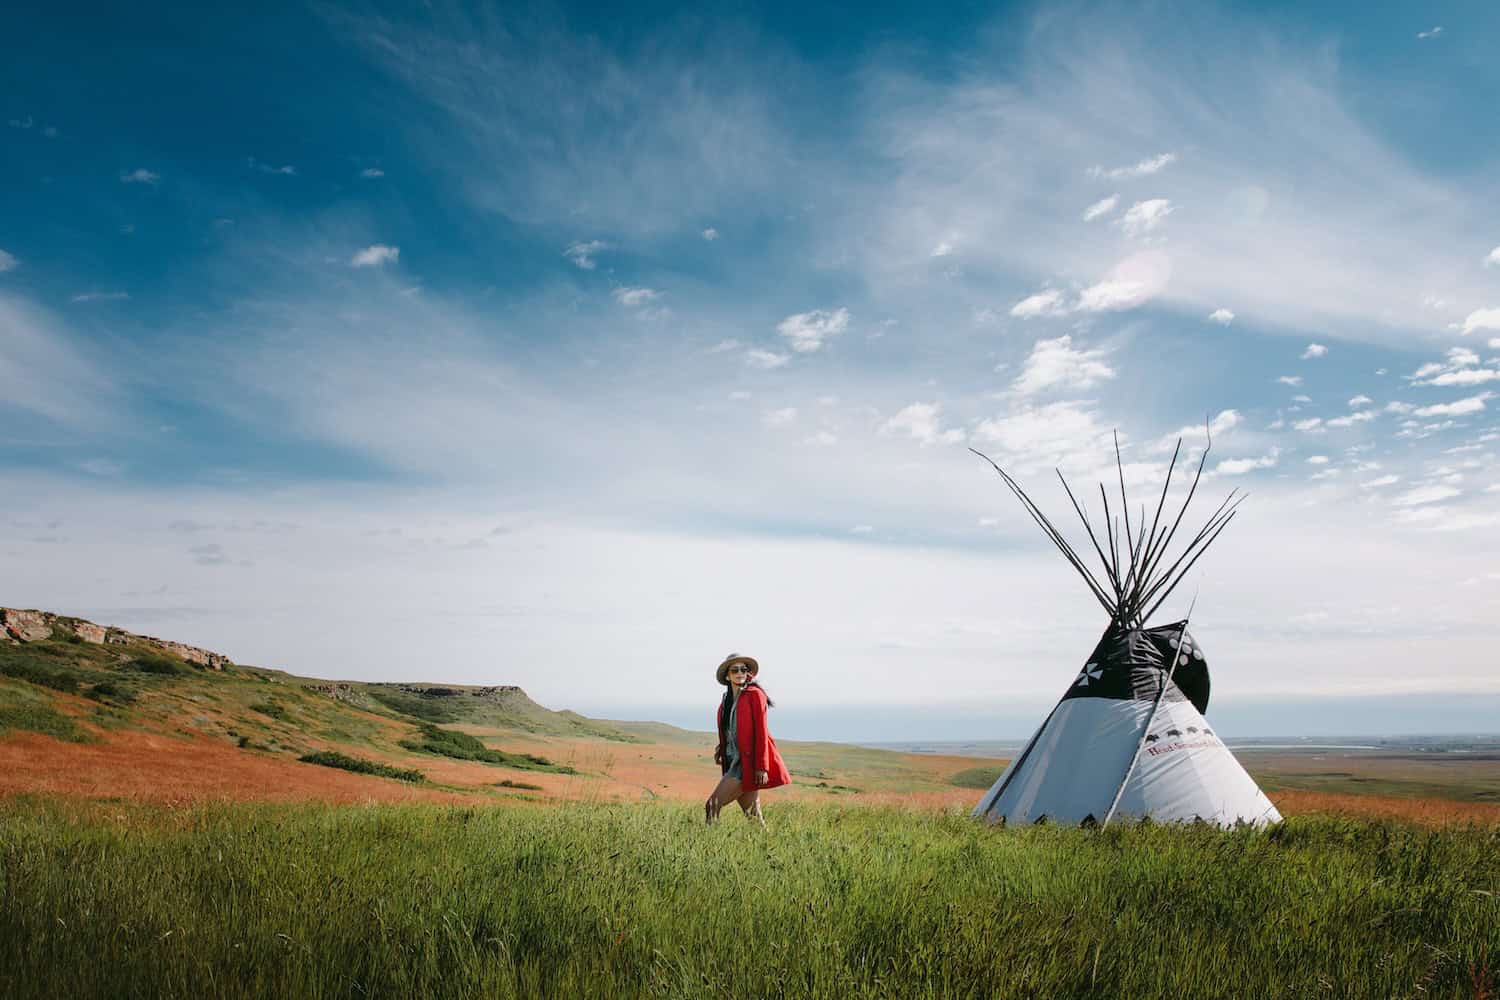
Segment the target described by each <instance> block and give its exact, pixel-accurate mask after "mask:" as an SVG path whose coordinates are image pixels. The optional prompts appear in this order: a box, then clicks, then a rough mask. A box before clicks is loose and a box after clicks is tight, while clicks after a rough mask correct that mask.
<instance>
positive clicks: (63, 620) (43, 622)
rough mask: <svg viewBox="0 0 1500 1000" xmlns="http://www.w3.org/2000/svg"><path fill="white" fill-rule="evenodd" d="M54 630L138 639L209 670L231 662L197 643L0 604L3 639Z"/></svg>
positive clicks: (109, 639)
mask: <svg viewBox="0 0 1500 1000" xmlns="http://www.w3.org/2000/svg"><path fill="white" fill-rule="evenodd" d="M56 633H61V634H62V635H64V636H77V637H78V638H79V639H81V640H83V641H84V642H91V643H95V644H100V645H102V644H105V643H114V644H117V645H122V646H123V645H126V644H128V643H140V644H143V645H147V646H150V647H152V648H153V649H156V650H158V651H160V652H162V653H166V654H167V655H169V656H175V657H177V658H178V659H181V660H186V661H187V662H188V663H196V664H197V665H198V666H200V667H206V668H208V669H209V670H223V669H224V667H225V666H227V665H229V664H231V663H232V662H233V661H231V660H230V659H229V657H227V656H225V655H224V654H223V653H215V652H213V651H212V650H208V649H199V648H198V647H197V646H189V645H186V644H185V643H181V642H173V641H172V640H170V639H158V638H156V637H155V636H149V635H137V634H136V633H134V632H127V631H125V630H124V629H122V628H114V627H112V626H105V625H95V624H94V623H93V622H90V621H84V620H83V619H82V618H70V617H68V616H66V615H55V614H53V613H52V612H50V611H36V610H26V609H21V608H0V634H3V636H4V641H5V642H9V643H19V642H40V641H41V640H43V639H50V638H52V637H53V636H54V634H56Z"/></svg>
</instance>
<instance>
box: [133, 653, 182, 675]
mask: <svg viewBox="0 0 1500 1000" xmlns="http://www.w3.org/2000/svg"><path fill="white" fill-rule="evenodd" d="M126 666H127V667H129V668H130V669H132V670H139V671H140V672H141V673H144V674H158V675H161V676H163V677H171V676H175V675H177V674H182V673H185V672H186V670H187V665H186V664H184V663H183V662H182V661H181V660H179V659H176V658H175V657H171V656H166V655H164V654H162V653H141V654H139V655H137V656H136V658H135V659H133V660H131V661H130V662H129V663H127V664H126Z"/></svg>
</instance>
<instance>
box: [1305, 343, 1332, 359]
mask: <svg viewBox="0 0 1500 1000" xmlns="http://www.w3.org/2000/svg"><path fill="white" fill-rule="evenodd" d="M1327 354H1328V348H1326V347H1324V346H1323V345H1322V344H1308V345H1307V349H1306V350H1304V351H1303V352H1302V360H1303V361H1307V360H1309V359H1311V358H1321V357H1326V356H1327Z"/></svg>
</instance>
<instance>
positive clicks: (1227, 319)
mask: <svg viewBox="0 0 1500 1000" xmlns="http://www.w3.org/2000/svg"><path fill="white" fill-rule="evenodd" d="M1208 318H1209V319H1210V320H1212V321H1213V322H1215V323H1218V324H1219V325H1220V326H1228V325H1229V324H1230V323H1233V322H1234V311H1233V310H1231V309H1225V308H1222V307H1220V308H1218V309H1215V310H1214V311H1213V312H1211V313H1209V314H1208Z"/></svg>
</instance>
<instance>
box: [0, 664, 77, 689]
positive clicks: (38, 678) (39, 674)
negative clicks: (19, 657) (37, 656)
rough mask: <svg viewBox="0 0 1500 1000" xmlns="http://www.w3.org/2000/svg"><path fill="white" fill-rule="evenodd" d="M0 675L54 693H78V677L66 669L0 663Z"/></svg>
mask: <svg viewBox="0 0 1500 1000" xmlns="http://www.w3.org/2000/svg"><path fill="white" fill-rule="evenodd" d="M0 674H4V675H5V676H6V677H14V678H16V679H17V680H22V681H28V682H30V683H32V684H37V685H40V686H41V687H45V688H51V689H52V690H54V691H62V692H64V693H66V694H77V693H78V681H79V680H80V675H79V674H78V673H77V672H76V671H73V670H69V669H68V668H66V667H42V666H38V665H37V664H35V663H27V662H25V661H24V660H23V661H21V662H11V663H0Z"/></svg>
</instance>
